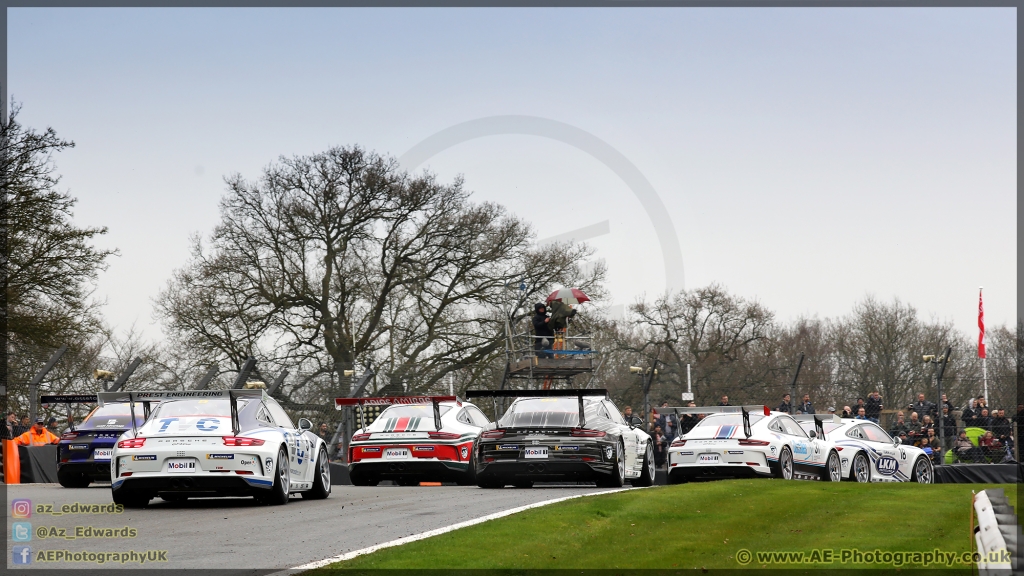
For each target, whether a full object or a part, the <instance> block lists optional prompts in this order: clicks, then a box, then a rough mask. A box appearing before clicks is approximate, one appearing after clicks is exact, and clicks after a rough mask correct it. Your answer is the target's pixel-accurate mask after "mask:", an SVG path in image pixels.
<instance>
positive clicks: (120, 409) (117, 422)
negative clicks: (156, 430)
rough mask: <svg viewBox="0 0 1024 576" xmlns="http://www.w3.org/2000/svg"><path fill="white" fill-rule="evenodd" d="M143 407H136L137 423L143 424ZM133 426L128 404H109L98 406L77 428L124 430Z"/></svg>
mask: <svg viewBox="0 0 1024 576" xmlns="http://www.w3.org/2000/svg"><path fill="white" fill-rule="evenodd" d="M142 413H143V409H142V406H136V407H135V422H136V423H137V424H142V420H143V418H142ZM131 425H132V416H131V412H130V411H129V409H128V404H107V405H105V406H97V407H96V408H94V409H93V411H92V412H90V413H89V415H88V416H86V417H85V419H84V420H82V423H81V424H79V425H78V426H77V428H79V429H81V430H103V429H108V428H109V429H123V428H128V427H130V426H131Z"/></svg>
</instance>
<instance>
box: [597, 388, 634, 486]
mask: <svg viewBox="0 0 1024 576" xmlns="http://www.w3.org/2000/svg"><path fill="white" fill-rule="evenodd" d="M598 415H599V416H601V417H602V418H604V419H606V420H608V421H609V422H611V423H612V424H613V425H614V426H615V427H616V428H618V429H619V433H620V434H621V435H622V447H623V449H624V450H625V451H626V469H627V470H629V469H631V468H636V467H637V462H638V458H642V457H643V456H638V455H637V451H638V450H639V449H640V435H639V434H637V430H639V428H632V427H630V426H629V424H628V423H626V421H625V420H624V419H623V418H622V415H621V414H619V411H618V410H617V409H616V408H615V405H614V404H611V403H610V402H607V401H604V402H601V403H600V405H599V409H598Z"/></svg>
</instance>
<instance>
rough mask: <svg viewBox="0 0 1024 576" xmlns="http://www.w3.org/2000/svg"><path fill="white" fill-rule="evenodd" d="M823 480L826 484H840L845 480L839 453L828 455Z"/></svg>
mask: <svg viewBox="0 0 1024 576" xmlns="http://www.w3.org/2000/svg"><path fill="white" fill-rule="evenodd" d="M821 479H822V480H823V481H825V482H839V481H841V480H842V479H843V465H842V464H841V463H840V462H839V453H838V452H836V451H835V450H832V451H830V452H829V453H828V458H827V459H826V460H825V469H824V470H823V471H822V472H821Z"/></svg>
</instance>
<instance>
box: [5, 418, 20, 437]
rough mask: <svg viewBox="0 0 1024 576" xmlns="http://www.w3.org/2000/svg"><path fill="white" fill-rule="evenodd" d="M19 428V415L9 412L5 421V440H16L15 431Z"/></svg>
mask: <svg viewBox="0 0 1024 576" xmlns="http://www.w3.org/2000/svg"><path fill="white" fill-rule="evenodd" d="M17 426H18V415H17V414H15V413H14V412H8V413H7V419H6V420H4V429H3V434H4V437H3V439H4V440H13V439H14V438H16V435H15V434H14V429H15V427H17Z"/></svg>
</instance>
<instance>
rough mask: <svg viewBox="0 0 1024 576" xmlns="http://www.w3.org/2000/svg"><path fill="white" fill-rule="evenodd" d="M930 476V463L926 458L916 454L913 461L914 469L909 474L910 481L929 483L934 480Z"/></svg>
mask: <svg viewBox="0 0 1024 576" xmlns="http://www.w3.org/2000/svg"><path fill="white" fill-rule="evenodd" d="M932 476H933V474H932V463H931V462H930V461H929V460H928V458H926V457H924V456H918V457H917V461H916V462H914V471H913V473H912V474H911V475H910V481H911V482H917V483H919V484H931V483H932V482H933V481H934V479H933V477H932Z"/></svg>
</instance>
